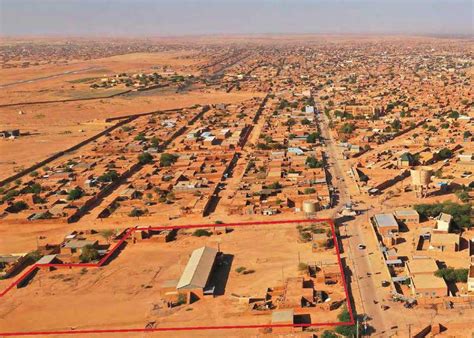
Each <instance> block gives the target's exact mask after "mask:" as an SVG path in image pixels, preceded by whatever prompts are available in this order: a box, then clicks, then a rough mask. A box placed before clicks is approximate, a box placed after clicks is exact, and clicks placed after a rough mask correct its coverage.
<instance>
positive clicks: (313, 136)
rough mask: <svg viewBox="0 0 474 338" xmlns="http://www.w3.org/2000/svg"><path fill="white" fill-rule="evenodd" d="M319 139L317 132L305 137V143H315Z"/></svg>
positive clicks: (319, 135)
mask: <svg viewBox="0 0 474 338" xmlns="http://www.w3.org/2000/svg"><path fill="white" fill-rule="evenodd" d="M320 137H321V134H320V133H317V132H314V133H311V134H309V135H308V136H307V137H306V142H308V143H316V141H317V140H318V139H319V138H320Z"/></svg>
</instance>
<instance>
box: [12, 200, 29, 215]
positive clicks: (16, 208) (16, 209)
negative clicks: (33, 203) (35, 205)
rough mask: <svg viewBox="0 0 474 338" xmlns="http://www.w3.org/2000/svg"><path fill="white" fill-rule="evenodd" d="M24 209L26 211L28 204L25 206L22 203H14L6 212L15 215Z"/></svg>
mask: <svg viewBox="0 0 474 338" xmlns="http://www.w3.org/2000/svg"><path fill="white" fill-rule="evenodd" d="M25 209H28V204H26V203H25V202H24V201H18V202H15V203H13V205H12V206H10V207H9V208H8V210H10V211H11V212H13V213H17V212H20V211H22V210H25Z"/></svg>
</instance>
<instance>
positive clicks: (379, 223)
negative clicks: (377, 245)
mask: <svg viewBox="0 0 474 338" xmlns="http://www.w3.org/2000/svg"><path fill="white" fill-rule="evenodd" d="M373 220H374V223H375V226H376V227H377V230H378V232H379V234H380V235H382V236H389V235H390V234H394V233H398V231H399V227H398V223H397V220H396V219H395V217H394V216H393V214H376V215H375V216H374V218H373Z"/></svg>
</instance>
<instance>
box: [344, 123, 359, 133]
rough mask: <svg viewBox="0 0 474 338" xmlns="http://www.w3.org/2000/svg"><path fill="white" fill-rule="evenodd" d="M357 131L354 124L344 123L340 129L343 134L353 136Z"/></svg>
mask: <svg viewBox="0 0 474 338" xmlns="http://www.w3.org/2000/svg"><path fill="white" fill-rule="evenodd" d="M355 129H356V126H355V125H354V124H353V123H347V122H346V123H344V124H343V125H342V127H341V129H340V132H341V133H343V134H352V132H353V131H354V130H355Z"/></svg>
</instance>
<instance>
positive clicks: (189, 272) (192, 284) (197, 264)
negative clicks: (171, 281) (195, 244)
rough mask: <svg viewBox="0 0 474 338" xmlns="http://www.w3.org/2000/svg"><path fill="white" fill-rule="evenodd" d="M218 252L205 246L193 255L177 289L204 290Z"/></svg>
mask: <svg viewBox="0 0 474 338" xmlns="http://www.w3.org/2000/svg"><path fill="white" fill-rule="evenodd" d="M216 255H217V250H216V249H214V248H209V247H207V246H203V247H202V248H199V249H196V250H194V251H193V253H192V254H191V257H190V258H189V261H188V264H187V265H186V267H185V268H184V271H183V274H182V275H181V278H180V279H179V281H178V285H177V286H176V289H192V288H204V287H205V286H206V283H207V280H208V279H209V274H210V273H211V270H212V266H213V265H214V260H215V259H216Z"/></svg>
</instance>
